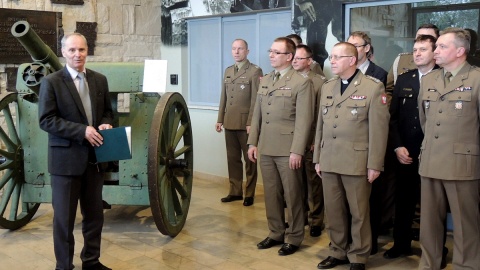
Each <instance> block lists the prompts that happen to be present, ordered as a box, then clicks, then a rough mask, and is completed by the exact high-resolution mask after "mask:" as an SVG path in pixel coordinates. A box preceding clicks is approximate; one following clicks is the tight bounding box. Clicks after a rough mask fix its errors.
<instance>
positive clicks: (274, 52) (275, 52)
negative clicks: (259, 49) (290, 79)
mask: <svg viewBox="0 0 480 270" xmlns="http://www.w3.org/2000/svg"><path fill="white" fill-rule="evenodd" d="M267 52H268V53H273V54H275V55H279V54H290V53H289V52H277V51H272V50H268V51H267Z"/></svg>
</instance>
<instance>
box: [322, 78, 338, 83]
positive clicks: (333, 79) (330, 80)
mask: <svg viewBox="0 0 480 270" xmlns="http://www.w3.org/2000/svg"><path fill="white" fill-rule="evenodd" d="M338 78H339V77H338V76H334V77H333V78H330V79H329V80H328V81H326V82H325V83H329V82H333V81H336V80H338Z"/></svg>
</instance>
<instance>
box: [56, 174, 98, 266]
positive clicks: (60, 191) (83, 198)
mask: <svg viewBox="0 0 480 270" xmlns="http://www.w3.org/2000/svg"><path fill="white" fill-rule="evenodd" d="M51 185H52V206H53V213H54V216H53V244H54V251H55V258H56V260H57V265H56V269H73V267H74V266H73V253H74V246H75V239H74V236H73V228H74V225H75V215H76V213H77V206H78V201H79V200H80V210H81V213H82V216H83V219H82V234H83V238H84V246H83V249H82V253H81V254H80V258H81V259H82V263H83V266H91V265H93V264H95V263H97V262H98V261H99V260H98V258H99V257H100V242H101V234H102V227H103V204H102V188H103V178H102V176H101V174H100V173H99V172H98V168H97V166H96V165H89V166H87V169H86V170H85V172H84V173H83V175H78V176H67V175H52V176H51Z"/></svg>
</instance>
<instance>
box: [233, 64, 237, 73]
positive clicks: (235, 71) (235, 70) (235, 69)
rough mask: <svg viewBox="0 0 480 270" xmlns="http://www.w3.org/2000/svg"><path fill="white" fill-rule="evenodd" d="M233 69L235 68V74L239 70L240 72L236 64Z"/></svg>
mask: <svg viewBox="0 0 480 270" xmlns="http://www.w3.org/2000/svg"><path fill="white" fill-rule="evenodd" d="M233 70H234V71H233V74H237V72H238V66H237V65H235V68H234V69H233Z"/></svg>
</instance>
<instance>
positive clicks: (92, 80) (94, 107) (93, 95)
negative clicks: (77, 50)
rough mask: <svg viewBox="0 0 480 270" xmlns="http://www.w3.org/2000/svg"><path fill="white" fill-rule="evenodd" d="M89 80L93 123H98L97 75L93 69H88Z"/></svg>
mask: <svg viewBox="0 0 480 270" xmlns="http://www.w3.org/2000/svg"><path fill="white" fill-rule="evenodd" d="M87 82H88V91H89V95H90V104H91V106H92V124H93V125H95V123H96V114H95V112H96V111H97V88H96V85H97V84H96V83H95V76H94V74H93V71H91V70H88V69H87ZM82 106H83V105H82Z"/></svg>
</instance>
